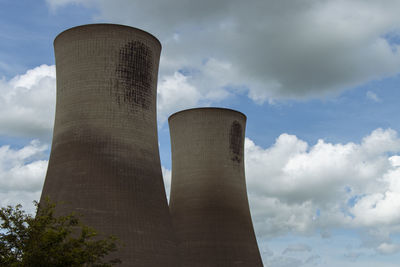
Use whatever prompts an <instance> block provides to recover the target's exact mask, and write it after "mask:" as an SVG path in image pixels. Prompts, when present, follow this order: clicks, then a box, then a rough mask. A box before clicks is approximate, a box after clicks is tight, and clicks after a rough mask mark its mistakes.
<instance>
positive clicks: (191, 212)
mask: <svg viewBox="0 0 400 267" xmlns="http://www.w3.org/2000/svg"><path fill="white" fill-rule="evenodd" d="M245 125H246V116H245V115H243V114H242V113H239V112H237V111H234V110H229V109H221V108H199V109H190V110H185V111H181V112H178V113H175V114H173V115H172V116H170V117H169V127H170V133H171V149H172V181H171V195H170V212H171V216H172V221H173V225H174V228H175V232H176V234H177V238H178V246H179V249H180V253H181V257H182V266H184V267H200V266H201V267H214V266H215V267H216V266H218V267H232V266H242V267H255V266H263V265H262V261H261V257H260V253H259V250H258V246H257V242H256V238H255V234H254V230H253V224H252V220H251V215H250V210H249V205H248V199H247V191H246V182H245V173H244V153H243V150H244V137H245Z"/></svg>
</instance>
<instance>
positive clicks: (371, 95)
mask: <svg viewBox="0 0 400 267" xmlns="http://www.w3.org/2000/svg"><path fill="white" fill-rule="evenodd" d="M366 96H367V98H368V99H370V100H372V101H374V102H377V103H379V102H381V101H382V100H381V99H380V98H379V96H378V95H377V94H375V93H374V92H372V91H368V92H367V94H366Z"/></svg>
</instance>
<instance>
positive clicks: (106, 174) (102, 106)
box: [42, 24, 179, 267]
mask: <svg viewBox="0 0 400 267" xmlns="http://www.w3.org/2000/svg"><path fill="white" fill-rule="evenodd" d="M54 49H55V57H56V71H57V104H56V117H55V125H54V134H53V143H52V149H51V155H50V160H49V166H48V170H47V175H46V180H45V184H44V188H43V192H42V200H43V198H44V197H46V196H49V197H50V199H51V200H52V201H56V202H58V205H57V212H58V213H60V214H64V213H69V212H72V211H75V212H77V213H80V214H82V215H83V219H82V220H83V221H84V222H85V223H86V224H88V225H90V226H92V227H94V228H95V229H96V230H98V231H99V232H100V233H102V234H106V235H109V234H112V235H115V236H117V237H118V238H119V241H120V243H121V244H122V246H121V247H120V249H119V251H118V252H116V253H115V254H113V255H112V256H113V257H118V258H120V259H121V260H122V262H123V264H122V266H140V267H141V266H143V267H144V266H146V267H149V266H171V267H176V266H179V264H178V261H177V250H176V242H175V236H174V234H173V231H172V224H171V218H170V215H169V210H168V205H167V200H166V195H165V191H164V184H163V180H162V173H161V165H160V158H159V150H158V141H157V121H156V94H157V91H156V85H157V75H158V64H159V57H160V52H161V45H160V43H159V41H158V40H157V39H156V38H155V37H153V36H152V35H150V34H148V33H146V32H144V31H142V30H139V29H135V28H132V27H127V26H122V25H112V24H92V25H84V26H78V27H75V28H72V29H69V30H66V31H65V32H63V33H61V34H60V35H59V36H57V38H56V39H55V41H54Z"/></svg>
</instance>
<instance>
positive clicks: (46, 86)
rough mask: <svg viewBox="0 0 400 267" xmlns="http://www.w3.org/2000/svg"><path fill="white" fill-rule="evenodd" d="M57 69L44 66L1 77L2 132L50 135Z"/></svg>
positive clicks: (0, 122)
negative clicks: (9, 76)
mask: <svg viewBox="0 0 400 267" xmlns="http://www.w3.org/2000/svg"><path fill="white" fill-rule="evenodd" d="M55 76H56V74H55V68H54V66H48V65H41V66H39V67H36V68H34V69H31V70H28V71H27V72H26V73H25V74H23V75H17V76H15V77H14V78H12V79H11V80H9V81H6V80H5V79H2V80H0V125H1V127H0V135H9V136H25V137H29V138H32V137H33V138H49V137H50V136H51V130H52V128H53V121H54V108H55V88H56V83H55V78H56V77H55Z"/></svg>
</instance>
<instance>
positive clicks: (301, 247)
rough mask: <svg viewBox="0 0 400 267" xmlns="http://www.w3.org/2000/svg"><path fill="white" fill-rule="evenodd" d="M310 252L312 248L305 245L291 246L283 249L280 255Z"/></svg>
mask: <svg viewBox="0 0 400 267" xmlns="http://www.w3.org/2000/svg"><path fill="white" fill-rule="evenodd" d="M311 250H312V248H311V247H310V246H309V245H306V244H292V245H289V246H288V247H287V248H285V250H284V251H283V252H282V254H283V255H285V254H287V253H291V252H310V251H311Z"/></svg>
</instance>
